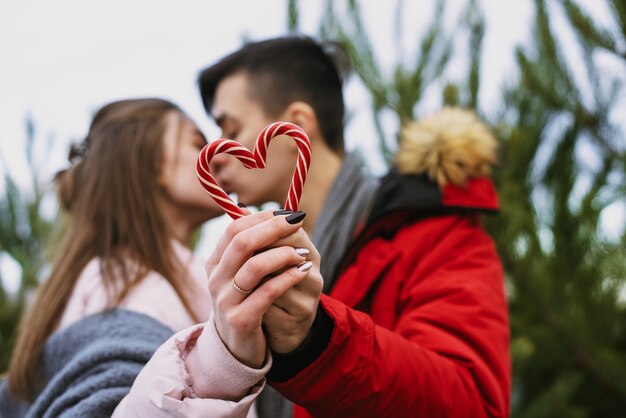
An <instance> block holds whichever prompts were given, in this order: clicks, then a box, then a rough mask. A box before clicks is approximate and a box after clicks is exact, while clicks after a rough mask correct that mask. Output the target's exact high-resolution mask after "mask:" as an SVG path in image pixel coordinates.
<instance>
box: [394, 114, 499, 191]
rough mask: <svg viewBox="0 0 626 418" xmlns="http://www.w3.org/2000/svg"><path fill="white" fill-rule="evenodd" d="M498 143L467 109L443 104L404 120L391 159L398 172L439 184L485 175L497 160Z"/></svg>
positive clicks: (464, 180)
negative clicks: (428, 114) (436, 109)
mask: <svg viewBox="0 0 626 418" xmlns="http://www.w3.org/2000/svg"><path fill="white" fill-rule="evenodd" d="M497 149H498V143H497V141H496V139H495V137H494V136H493V134H492V133H491V131H490V130H489V128H488V127H487V126H486V125H485V124H484V123H483V122H482V121H481V120H480V119H479V118H478V116H476V114H474V113H473V112H471V111H468V110H464V109H460V108H451V107H447V108H444V109H443V110H441V111H440V112H439V113H437V114H435V115H433V116H431V117H429V118H425V119H422V120H420V121H418V122H411V123H409V124H407V125H406V126H405V127H404V128H403V129H402V132H401V133H400V148H399V150H398V153H397V154H396V159H395V163H396V166H397V168H398V170H399V171H400V173H402V174H426V175H427V176H428V177H429V178H430V179H431V180H432V181H435V182H437V183H438V184H439V187H440V188H443V187H444V186H445V185H446V184H448V183H452V184H454V185H455V186H464V185H465V184H466V183H467V181H468V180H469V179H470V178H476V177H485V176H488V175H489V174H490V173H491V167H492V166H493V165H494V164H495V163H496V162H497V155H496V154H497Z"/></svg>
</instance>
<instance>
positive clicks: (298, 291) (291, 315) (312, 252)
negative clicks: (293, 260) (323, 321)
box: [263, 229, 324, 354]
mask: <svg viewBox="0 0 626 418" xmlns="http://www.w3.org/2000/svg"><path fill="white" fill-rule="evenodd" d="M272 246H288V247H293V248H306V249H308V250H309V254H308V255H306V257H307V260H308V261H307V263H305V264H304V265H301V266H300V267H299V269H301V270H302V269H308V275H307V276H306V277H305V278H304V279H303V280H302V281H300V282H299V283H298V284H296V285H295V286H293V287H291V288H290V289H289V290H287V291H286V292H285V293H284V294H283V295H282V296H281V297H279V298H277V299H276V300H275V301H274V303H273V305H272V306H271V307H270V308H269V309H268V310H267V312H266V313H265V315H264V316H263V325H264V327H265V335H266V338H267V342H268V344H269V346H270V349H271V350H272V351H274V352H276V353H280V354H286V353H290V352H292V351H293V350H295V349H296V348H298V346H299V345H300V344H301V343H302V342H303V341H304V340H305V339H306V337H307V336H308V335H309V331H310V329H311V326H312V325H313V321H314V320H315V315H316V313H317V305H318V303H319V299H320V295H321V293H322V287H323V284H324V282H323V279H322V276H321V275H320V271H319V266H320V255H319V253H318V251H317V249H316V248H315V246H314V245H313V243H312V242H311V240H310V239H309V237H308V235H307V234H306V232H304V230H303V229H299V230H297V231H296V232H294V233H293V234H291V235H289V236H287V237H285V238H282V239H280V240H278V241H277V242H276V243H274V244H272ZM270 280H273V279H270Z"/></svg>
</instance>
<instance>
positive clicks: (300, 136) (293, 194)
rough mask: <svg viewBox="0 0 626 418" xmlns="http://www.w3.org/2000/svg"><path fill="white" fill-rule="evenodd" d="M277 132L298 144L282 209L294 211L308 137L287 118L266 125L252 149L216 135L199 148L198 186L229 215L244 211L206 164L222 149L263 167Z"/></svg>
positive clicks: (301, 184) (306, 157) (307, 156)
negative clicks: (225, 190) (268, 148)
mask: <svg viewBox="0 0 626 418" xmlns="http://www.w3.org/2000/svg"><path fill="white" fill-rule="evenodd" d="M281 135H286V136H289V137H291V138H292V139H293V140H295V141H296V145H297V146H298V159H297V162H296V168H295V169H294V171H293V177H292V178H291V185H290V186H289V193H287V200H286V202H285V209H289V210H293V211H297V210H298V202H299V201H300V195H302V189H303V187H304V182H305V181H306V175H307V172H308V170H309V165H310V164H311V141H310V140H309V137H308V136H307V135H306V133H304V131H303V130H302V128H300V127H299V126H297V125H294V124H293V123H289V122H275V123H273V124H271V125H268V126H266V127H265V128H264V129H263V130H262V131H261V133H260V134H259V136H258V137H257V139H256V143H255V145H254V150H253V151H252V152H250V150H249V149H247V148H246V147H244V146H243V145H241V144H240V143H239V142H237V141H233V140H231V139H218V140H216V141H213V142H211V143H210V144H208V145H206V146H205V147H204V148H202V150H201V151H200V155H198V160H197V162H196V174H197V175H198V180H200V184H201V185H202V187H204V189H205V190H206V191H207V192H208V193H209V195H210V196H211V197H212V198H213V199H214V200H215V201H216V202H217V204H218V205H220V206H221V207H222V209H224V212H226V213H227V214H228V215H229V216H230V217H231V218H233V219H238V218H241V217H242V216H245V215H246V213H245V212H244V211H243V209H241V208H240V207H239V206H237V205H236V204H235V202H233V200H232V199H231V198H230V197H229V196H228V195H227V194H226V192H224V190H222V188H221V187H220V186H219V185H218V184H217V182H216V181H215V179H214V178H213V176H212V175H211V170H210V166H209V164H210V162H211V159H212V158H213V157H214V156H215V155H216V154H220V153H225V154H230V155H232V156H234V157H236V158H237V159H238V160H239V161H241V163H242V164H243V166H244V167H246V168H265V165H266V157H267V147H268V145H269V143H270V141H271V140H272V139H273V138H275V137H277V136H281Z"/></svg>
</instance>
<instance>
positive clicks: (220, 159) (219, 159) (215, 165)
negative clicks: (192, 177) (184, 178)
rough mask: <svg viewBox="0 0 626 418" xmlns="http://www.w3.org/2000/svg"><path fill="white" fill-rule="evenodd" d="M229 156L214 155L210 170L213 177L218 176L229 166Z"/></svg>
mask: <svg viewBox="0 0 626 418" xmlns="http://www.w3.org/2000/svg"><path fill="white" fill-rule="evenodd" d="M228 160H229V158H228V155H226V154H217V155H214V156H213V158H212V159H211V162H210V163H209V169H210V170H211V174H213V176H217V175H218V174H219V172H220V170H221V169H222V168H223V167H225V166H226V164H228Z"/></svg>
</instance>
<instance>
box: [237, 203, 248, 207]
mask: <svg viewBox="0 0 626 418" xmlns="http://www.w3.org/2000/svg"><path fill="white" fill-rule="evenodd" d="M237 206H239V207H240V208H247V207H248V206H246V204H245V203H241V202H239V203H237Z"/></svg>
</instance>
